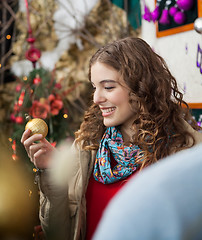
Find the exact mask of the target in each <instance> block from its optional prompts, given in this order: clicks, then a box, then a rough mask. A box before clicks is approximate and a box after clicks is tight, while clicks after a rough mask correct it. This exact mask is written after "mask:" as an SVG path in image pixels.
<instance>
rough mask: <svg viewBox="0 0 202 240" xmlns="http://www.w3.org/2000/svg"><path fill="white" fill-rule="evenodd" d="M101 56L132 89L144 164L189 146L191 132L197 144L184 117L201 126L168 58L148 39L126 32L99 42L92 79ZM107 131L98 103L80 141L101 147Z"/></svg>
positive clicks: (88, 147)
mask: <svg viewBox="0 0 202 240" xmlns="http://www.w3.org/2000/svg"><path fill="white" fill-rule="evenodd" d="M96 62H100V63H104V64H107V65H109V66H111V67H113V68H114V69H115V70H117V71H118V72H119V74H120V76H121V77H122V79H123V81H124V82H125V84H126V85H127V86H128V87H129V89H130V93H129V102H130V105H131V107H132V109H133V111H134V116H135V117H136V119H135V120H134V123H133V130H134V134H133V138H132V144H136V145H138V146H139V147H140V148H141V149H142V150H143V151H144V153H145V154H144V156H145V159H144V160H143V161H141V164H142V167H143V166H147V165H150V164H151V163H154V162H156V161H157V160H159V159H161V158H163V157H166V156H168V155H170V154H172V153H174V152H177V151H179V150H182V149H185V148H188V147H190V138H191V139H192V140H193V141H192V144H194V137H193V136H192V134H191V133H190V132H189V131H188V130H187V129H186V127H185V121H186V122H188V123H189V124H190V125H191V126H192V127H193V128H194V129H196V130H198V129H199V127H198V125H197V123H196V121H195V120H194V119H193V117H192V116H191V114H190V110H189V107H188V104H187V103H186V102H185V101H184V100H183V94H182V93H181V92H180V91H179V89H178V86H177V82H176V79H175V78H174V77H173V76H172V74H171V73H170V71H169V69H168V66H167V64H166V62H165V61H164V59H163V58H162V57H161V56H159V55H158V54H156V53H155V52H154V51H153V50H152V48H151V47H150V46H149V45H148V44H147V43H146V42H145V41H144V40H143V39H141V38H135V37H127V38H124V39H121V40H117V41H114V42H112V43H110V44H108V45H106V46H104V47H102V48H100V49H99V50H98V51H97V52H96V53H95V54H94V55H93V56H92V58H91V60H90V63H89V80H90V81H91V67H92V65H93V64H95V63H96ZM104 131H105V126H104V124H103V117H102V115H101V111H100V109H99V107H98V106H97V105H96V104H94V103H93V104H92V105H91V106H90V108H89V110H88V111H87V112H86V113H85V116H84V120H83V122H82V124H81V127H80V130H78V131H77V132H76V133H75V136H76V142H77V143H80V145H81V147H82V149H85V150H93V149H94V150H95V149H98V146H99V141H100V139H101V137H102V135H103V133H104Z"/></svg>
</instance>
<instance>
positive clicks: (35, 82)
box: [33, 76, 41, 85]
mask: <svg viewBox="0 0 202 240" xmlns="http://www.w3.org/2000/svg"><path fill="white" fill-rule="evenodd" d="M40 82H41V78H40V77H39V76H36V77H35V78H34V80H33V84H35V85H37V84H39V83H40Z"/></svg>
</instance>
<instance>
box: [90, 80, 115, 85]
mask: <svg viewBox="0 0 202 240" xmlns="http://www.w3.org/2000/svg"><path fill="white" fill-rule="evenodd" d="M104 83H118V82H117V81H115V80H112V79H103V80H101V81H100V82H99V84H104ZM91 84H92V85H94V83H93V81H91Z"/></svg>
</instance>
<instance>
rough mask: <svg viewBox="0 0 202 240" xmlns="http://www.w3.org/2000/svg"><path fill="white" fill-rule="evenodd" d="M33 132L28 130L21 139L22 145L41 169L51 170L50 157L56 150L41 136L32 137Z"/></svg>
mask: <svg viewBox="0 0 202 240" xmlns="http://www.w3.org/2000/svg"><path fill="white" fill-rule="evenodd" d="M30 133H31V131H30V130H29V129H27V130H26V131H25V132H24V133H23V135H22V138H21V143H22V144H23V145H24V147H25V149H26V151H27V154H28V156H29V158H30V160H31V162H33V163H34V165H35V166H36V167H37V168H39V169H45V168H49V165H50V155H51V153H52V152H53V151H54V150H55V148H54V147H53V146H52V145H51V144H50V143H49V142H48V141H47V140H46V139H45V138H43V136H42V135H41V134H34V135H32V136H30Z"/></svg>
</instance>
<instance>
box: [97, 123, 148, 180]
mask: <svg viewBox="0 0 202 240" xmlns="http://www.w3.org/2000/svg"><path fill="white" fill-rule="evenodd" d="M111 156H112V157H113V158H114V159H115V161H116V162H117V165H116V166H115V167H114V168H113V169H112V168H111ZM143 157H144V156H143V152H142V150H141V149H140V148H139V147H138V146H136V145H130V146H124V145H123V137H122V134H121V132H120V130H119V128H118V127H109V128H107V129H106V131H105V133H104V135H103V137H102V139H101V142H100V146H99V149H98V151H97V155H96V160H95V166H94V173H93V174H94V178H95V180H97V181H98V182H101V183H103V184H108V183H113V182H117V181H119V180H120V179H123V178H126V177H128V176H129V175H131V174H132V173H133V172H135V171H136V170H137V168H138V166H139V165H138V164H137V163H136V159H137V158H138V159H140V158H143Z"/></svg>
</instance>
